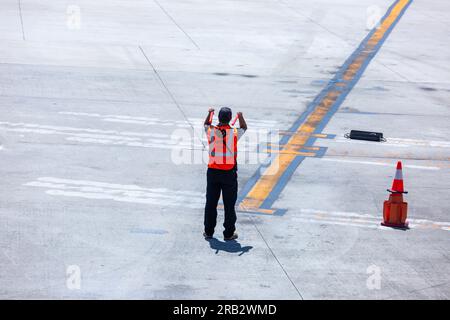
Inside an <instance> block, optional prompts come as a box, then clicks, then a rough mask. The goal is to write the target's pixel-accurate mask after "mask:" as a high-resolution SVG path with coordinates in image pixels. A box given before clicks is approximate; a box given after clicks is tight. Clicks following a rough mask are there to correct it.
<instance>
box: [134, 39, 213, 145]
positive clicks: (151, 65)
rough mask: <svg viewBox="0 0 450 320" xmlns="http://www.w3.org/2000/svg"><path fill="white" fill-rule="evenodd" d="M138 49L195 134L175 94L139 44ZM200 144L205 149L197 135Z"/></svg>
mask: <svg viewBox="0 0 450 320" xmlns="http://www.w3.org/2000/svg"><path fill="white" fill-rule="evenodd" d="M139 49H140V50H141V52H142V54H143V55H144V57H145V59H146V60H147V62H148V64H149V65H150V67H151V68H152V70H153V72H154V73H155V75H156V77H157V78H158V80H159V82H160V83H161V86H162V87H163V88H164V89H165V91H166V92H167V94H168V95H169V97H170V98H171V100H172V101H173V103H174V104H175V105H176V107H177V108H178V110H179V111H180V112H181V114H182V115H183V117H184V120H185V121H186V123H187V124H189V126H190V127H191V128H192V132H193V133H194V135H195V129H194V125H193V124H192V123H191V122H190V121H189V119H188V117H187V115H186V113H185V112H184V110H183V108H182V107H181V106H180V104H179V103H178V101H177V100H176V99H175V96H174V95H173V94H172V92H171V91H170V90H169V88H168V87H167V85H166V83H165V82H164V80H163V79H162V78H161V76H160V75H159V73H158V71H157V70H156V68H155V66H154V65H153V64H152V63H151V61H150V59H149V58H148V57H147V55H146V54H145V51H144V49H143V48H142V47H141V46H139ZM197 138H198V139H199V140H200V142H201V144H202V145H203V148H204V149H203V150H205V149H206V145H205V143H204V142H203V140H202V139H201V137H197Z"/></svg>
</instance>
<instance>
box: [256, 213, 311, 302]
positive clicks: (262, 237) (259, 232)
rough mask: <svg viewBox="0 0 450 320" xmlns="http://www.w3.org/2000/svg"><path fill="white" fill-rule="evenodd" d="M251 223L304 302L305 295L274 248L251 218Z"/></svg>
mask: <svg viewBox="0 0 450 320" xmlns="http://www.w3.org/2000/svg"><path fill="white" fill-rule="evenodd" d="M249 218H250V221H251V222H252V224H253V226H254V227H255V229H256V231H257V232H258V234H259V236H260V237H261V239H262V240H263V241H264V243H265V244H266V246H267V248H268V249H269V251H270V253H271V254H272V256H273V257H274V258H275V261H276V262H277V263H278V265H279V266H280V268H281V270H283V272H284V274H285V275H286V277H287V278H288V280H289V281H290V282H291V284H292V286H293V287H294V289H295V291H297V294H298V295H299V297H300V299H301V300H304V298H303V295H302V294H301V292H300V290H299V289H298V288H297V286H296V285H295V283H294V281H292V279H291V277H290V276H289V274H288V273H287V271H286V269H284V267H283V265H282V264H281V262H280V260H278V257H277V256H276V255H275V252H273V250H272V248H271V247H270V246H269V243H268V242H267V241H266V239H265V238H264V236H263V235H262V233H261V231H260V230H259V229H258V226H257V225H256V223H255V221H254V220H253V218H252V217H251V216H250V217H249Z"/></svg>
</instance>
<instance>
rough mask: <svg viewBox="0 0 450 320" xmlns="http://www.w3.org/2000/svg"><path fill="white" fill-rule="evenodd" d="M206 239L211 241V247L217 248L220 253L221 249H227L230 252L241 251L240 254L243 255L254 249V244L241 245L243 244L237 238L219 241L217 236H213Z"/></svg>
mask: <svg viewBox="0 0 450 320" xmlns="http://www.w3.org/2000/svg"><path fill="white" fill-rule="evenodd" d="M206 241H208V242H209V246H210V247H211V249H214V250H216V254H218V253H219V251H225V252H229V253H237V252H240V254H239V255H240V256H242V255H243V254H244V253H246V252H249V251H250V250H251V249H253V247H252V246H244V247H243V246H241V244H240V243H239V242H237V241H236V240H231V241H219V240H218V239H216V238H212V239H206Z"/></svg>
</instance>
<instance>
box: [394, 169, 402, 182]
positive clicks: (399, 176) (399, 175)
mask: <svg viewBox="0 0 450 320" xmlns="http://www.w3.org/2000/svg"><path fill="white" fill-rule="evenodd" d="M395 180H403V174H402V170H396V171H395Z"/></svg>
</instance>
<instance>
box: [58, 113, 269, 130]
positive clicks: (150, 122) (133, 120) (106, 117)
mask: <svg viewBox="0 0 450 320" xmlns="http://www.w3.org/2000/svg"><path fill="white" fill-rule="evenodd" d="M58 113H59V114H62V115H72V116H79V117H90V118H99V119H100V120H101V121H107V122H121V123H130V124H139V125H145V126H169V127H181V128H190V127H191V125H190V124H189V123H187V122H186V121H184V120H166V119H160V118H153V117H135V116H128V115H117V114H99V113H86V112H73V111H60V112H58ZM188 120H189V122H191V123H193V124H194V127H196V128H201V129H203V121H204V119H201V118H188ZM246 121H247V123H248V124H249V126H251V127H252V128H253V129H267V128H274V127H276V125H277V122H276V121H274V120H256V119H251V118H250V119H246Z"/></svg>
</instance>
